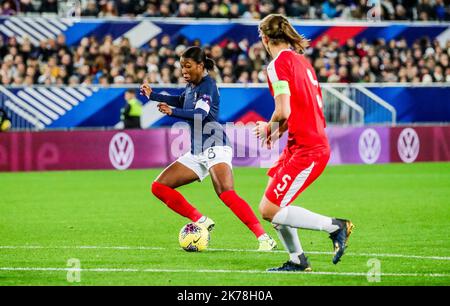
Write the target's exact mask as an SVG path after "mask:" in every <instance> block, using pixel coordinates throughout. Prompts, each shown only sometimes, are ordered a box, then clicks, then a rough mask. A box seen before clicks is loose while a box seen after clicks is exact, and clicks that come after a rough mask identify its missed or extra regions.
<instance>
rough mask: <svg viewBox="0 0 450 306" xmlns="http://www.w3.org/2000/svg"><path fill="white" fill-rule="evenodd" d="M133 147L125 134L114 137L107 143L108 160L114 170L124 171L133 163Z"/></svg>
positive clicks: (131, 141)
mask: <svg viewBox="0 0 450 306" xmlns="http://www.w3.org/2000/svg"><path fill="white" fill-rule="evenodd" d="M133 158H134V145H133V140H131V138H130V136H128V135H127V134H125V133H118V134H116V135H114V137H113V138H112V139H111V142H110V143H109V160H110V161H111V163H112V165H113V166H114V168H116V169H118V170H125V169H128V167H129V166H130V165H131V163H132V162H133Z"/></svg>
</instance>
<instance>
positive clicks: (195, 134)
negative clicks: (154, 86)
mask: <svg viewBox="0 0 450 306" xmlns="http://www.w3.org/2000/svg"><path fill="white" fill-rule="evenodd" d="M150 99H151V100H154V101H160V102H165V103H167V104H168V105H170V106H173V107H175V108H174V109H173V110H172V116H173V117H177V118H182V119H184V120H186V122H187V123H188V124H189V127H190V131H191V153H192V154H195V155H197V154H200V153H202V152H203V151H205V150H207V149H208V148H210V147H213V146H231V145H230V141H229V140H228V137H227V136H226V134H225V130H224V128H223V126H222V125H221V124H220V123H219V122H218V120H219V104H220V96H219V90H218V89H217V85H216V82H215V81H214V80H213V79H212V78H211V77H210V76H209V75H206V76H204V77H203V79H202V80H201V81H200V83H199V84H197V85H194V84H191V83H189V84H187V85H186V89H185V90H184V92H183V93H182V94H181V96H168V95H161V94H157V93H153V92H152V93H151V95H150Z"/></svg>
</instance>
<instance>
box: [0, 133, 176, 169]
mask: <svg viewBox="0 0 450 306" xmlns="http://www.w3.org/2000/svg"><path fill="white" fill-rule="evenodd" d="M166 133H167V130H166V129H157V130H147V131H145V132H143V131H139V130H127V131H124V132H122V131H76V132H60V131H58V132H21V133H4V134H0V171H31V170H76V169H128V168H149V167H163V166H165V165H167V163H168V162H169V160H168V158H169V154H168V152H167V147H168V146H167V144H166V139H167V137H166Z"/></svg>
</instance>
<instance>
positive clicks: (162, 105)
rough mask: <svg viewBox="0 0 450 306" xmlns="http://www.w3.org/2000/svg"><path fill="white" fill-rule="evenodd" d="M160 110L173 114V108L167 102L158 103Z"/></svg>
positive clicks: (169, 114)
mask: <svg viewBox="0 0 450 306" xmlns="http://www.w3.org/2000/svg"><path fill="white" fill-rule="evenodd" d="M158 110H159V111H160V112H161V113H163V114H166V115H168V116H171V115H172V108H171V107H170V106H169V105H168V104H167V103H163V102H161V103H158Z"/></svg>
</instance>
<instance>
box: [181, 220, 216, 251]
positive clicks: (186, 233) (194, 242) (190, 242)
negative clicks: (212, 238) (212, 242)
mask: <svg viewBox="0 0 450 306" xmlns="http://www.w3.org/2000/svg"><path fill="white" fill-rule="evenodd" d="M178 240H179V242H180V246H181V247H182V248H183V250H185V251H188V252H201V251H204V250H206V248H207V247H208V243H209V231H208V229H207V228H205V227H203V226H199V225H197V224H195V223H188V224H186V225H185V226H183V228H182V229H181V231H180V235H179V236H178Z"/></svg>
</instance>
